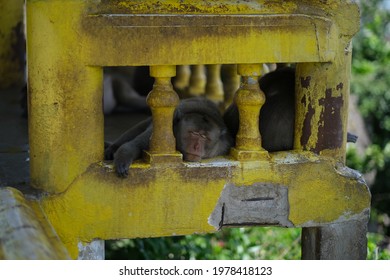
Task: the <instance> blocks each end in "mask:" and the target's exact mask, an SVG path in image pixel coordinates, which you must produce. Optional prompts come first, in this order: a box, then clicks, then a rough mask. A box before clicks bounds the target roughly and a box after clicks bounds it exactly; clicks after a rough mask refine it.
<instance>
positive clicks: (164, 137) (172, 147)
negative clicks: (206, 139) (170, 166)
mask: <svg viewBox="0 0 390 280" xmlns="http://www.w3.org/2000/svg"><path fill="white" fill-rule="evenodd" d="M150 75H151V76H152V77H154V78H155V81H154V85H153V89H152V91H151V92H150V93H149V94H148V96H147V99H146V101H147V103H148V105H149V106H150V109H151V111H152V116H153V133H152V136H151V138H150V147H149V151H147V152H146V158H147V160H149V162H151V163H152V162H153V163H155V162H171V161H173V160H174V159H180V160H181V154H180V153H178V152H176V140H175V137H174V135H173V125H172V120H173V113H174V111H175V108H176V106H177V105H178V104H179V97H178V95H177V93H176V92H175V91H174V90H173V86H172V83H171V78H172V77H174V76H175V75H176V66H172V65H169V66H151V67H150Z"/></svg>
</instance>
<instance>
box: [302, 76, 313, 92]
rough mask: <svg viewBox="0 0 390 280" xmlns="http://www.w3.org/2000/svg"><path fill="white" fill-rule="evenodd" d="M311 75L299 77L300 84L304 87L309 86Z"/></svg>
mask: <svg viewBox="0 0 390 280" xmlns="http://www.w3.org/2000/svg"><path fill="white" fill-rule="evenodd" d="M310 81H311V76H307V77H305V78H304V77H301V86H302V87H303V88H305V89H308V88H309V87H310Z"/></svg>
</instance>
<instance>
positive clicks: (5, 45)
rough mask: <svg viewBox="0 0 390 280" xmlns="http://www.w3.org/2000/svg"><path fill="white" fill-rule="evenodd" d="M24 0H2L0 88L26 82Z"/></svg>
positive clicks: (0, 14) (0, 17) (0, 0)
mask: <svg viewBox="0 0 390 280" xmlns="http://www.w3.org/2000/svg"><path fill="white" fill-rule="evenodd" d="M23 4H24V1H23V0H12V1H10V0H0V88H7V87H10V86H13V85H17V84H21V83H23V82H24V53H25V49H24V46H25V43H24V35H23V31H24V29H23Z"/></svg>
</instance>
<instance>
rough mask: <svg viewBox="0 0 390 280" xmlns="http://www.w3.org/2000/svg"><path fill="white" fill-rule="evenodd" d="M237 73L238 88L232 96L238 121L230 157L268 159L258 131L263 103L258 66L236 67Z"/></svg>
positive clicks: (263, 97)
mask: <svg viewBox="0 0 390 280" xmlns="http://www.w3.org/2000/svg"><path fill="white" fill-rule="evenodd" d="M238 73H239V74H240V75H241V76H242V82H241V85H240V88H239V89H238V91H237V92H236V94H235V96H234V102H235V103H236V104H237V107H238V111H239V116H240V118H239V119H240V121H239V124H240V126H239V129H238V133H237V136H236V147H235V148H233V149H232V152H231V154H232V156H233V157H234V158H236V159H238V160H255V159H264V158H267V157H268V152H267V151H266V150H264V149H263V148H262V147H261V135H260V131H259V114H260V109H261V107H262V106H263V104H264V102H265V95H264V92H262V91H261V89H260V86H259V82H258V78H259V76H260V74H261V65H260V64H241V65H238Z"/></svg>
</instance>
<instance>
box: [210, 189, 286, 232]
mask: <svg viewBox="0 0 390 280" xmlns="http://www.w3.org/2000/svg"><path fill="white" fill-rule="evenodd" d="M288 215H289V203H288V188H287V187H286V186H282V185H278V184H271V183H257V184H254V185H252V186H235V185H234V184H231V183H229V184H227V185H226V186H225V187H224V189H223V191H222V193H221V196H220V197H219V200H218V202H217V205H216V206H215V208H214V211H213V212H212V213H211V215H210V217H209V220H208V222H209V224H210V225H212V226H214V227H215V228H217V229H220V228H222V227H226V226H253V225H280V226H285V227H291V226H293V224H292V223H291V222H290V221H289V220H288Z"/></svg>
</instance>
